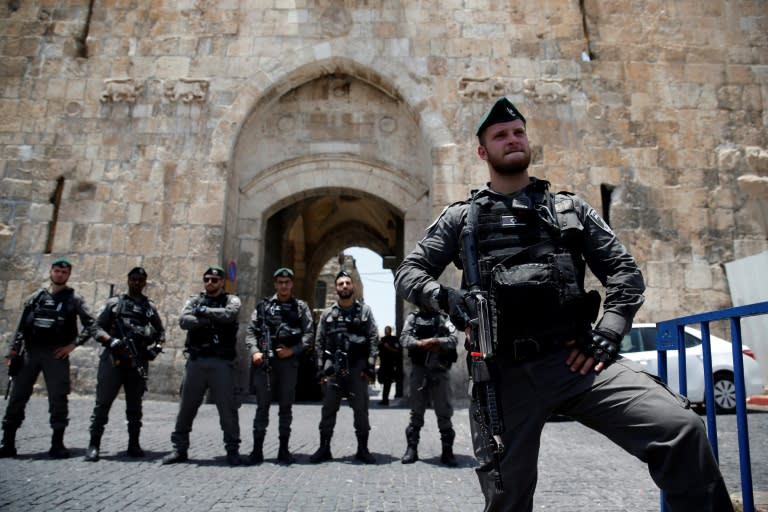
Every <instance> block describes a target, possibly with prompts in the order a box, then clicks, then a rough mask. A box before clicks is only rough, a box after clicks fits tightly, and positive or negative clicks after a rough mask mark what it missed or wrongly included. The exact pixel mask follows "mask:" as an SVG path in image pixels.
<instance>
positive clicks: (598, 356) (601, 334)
mask: <svg viewBox="0 0 768 512" xmlns="http://www.w3.org/2000/svg"><path fill="white" fill-rule="evenodd" d="M619 339H620V337H619V336H618V335H617V334H615V333H612V332H608V331H601V330H594V331H592V339H591V340H588V341H587V346H586V351H587V353H588V354H589V355H591V356H592V357H594V358H595V361H598V362H600V363H606V362H608V361H613V360H614V359H616V356H618V355H619Z"/></svg>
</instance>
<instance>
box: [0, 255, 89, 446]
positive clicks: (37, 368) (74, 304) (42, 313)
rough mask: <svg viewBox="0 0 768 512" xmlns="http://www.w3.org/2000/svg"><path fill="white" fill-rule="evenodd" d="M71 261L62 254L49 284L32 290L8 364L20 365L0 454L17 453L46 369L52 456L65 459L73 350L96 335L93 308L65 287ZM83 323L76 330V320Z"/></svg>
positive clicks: (5, 422)
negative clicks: (21, 430) (20, 431)
mask: <svg viewBox="0 0 768 512" xmlns="http://www.w3.org/2000/svg"><path fill="white" fill-rule="evenodd" d="M71 275H72V263H70V261H69V260H68V259H66V258H58V259H56V260H54V261H53V262H52V263H51V269H50V271H49V278H50V282H51V283H50V285H49V286H48V287H46V288H40V289H38V290H37V291H36V292H34V293H33V294H32V295H31V296H30V297H29V298H28V299H27V300H26V301H25V302H24V309H23V311H22V313H21V318H20V319H19V325H18V328H17V329H16V336H15V337H14V340H13V342H12V343H11V347H10V350H9V351H8V354H7V355H6V363H7V364H8V365H9V367H10V366H11V365H14V366H17V367H19V369H18V373H17V375H16V376H15V377H14V378H13V387H12V389H11V392H10V401H9V402H8V407H7V408H6V409H5V417H4V418H3V439H2V442H0V458H2V457H15V456H16V455H17V450H16V431H17V430H18V429H19V427H21V424H22V422H23V421H24V410H25V409H26V406H27V402H29V398H30V397H31V396H32V390H33V387H34V385H35V381H36V380H37V377H38V376H39V375H40V373H41V372H42V374H43V378H44V379H45V387H46V391H47V393H48V404H49V412H50V424H51V428H52V429H53V436H52V438H51V448H50V450H49V451H48V455H49V456H50V457H52V458H54V459H66V458H68V457H69V456H70V452H69V450H68V449H67V447H66V446H64V431H65V430H66V428H67V425H68V423H69V402H68V395H69V391H70V375H69V354H71V353H72V351H73V350H74V349H75V347H77V346H79V345H82V344H83V343H85V342H86V341H87V340H88V338H89V337H91V336H97V335H98V328H97V326H96V324H95V318H94V315H93V312H92V311H91V309H90V308H89V307H88V305H87V304H86V302H85V300H84V299H83V297H82V296H81V295H80V294H79V293H77V292H76V291H75V290H74V288H71V287H70V286H67V282H68V281H69V278H70V276H71ZM78 318H79V319H80V323H81V324H82V327H83V329H82V334H80V335H78V327H77V319H78Z"/></svg>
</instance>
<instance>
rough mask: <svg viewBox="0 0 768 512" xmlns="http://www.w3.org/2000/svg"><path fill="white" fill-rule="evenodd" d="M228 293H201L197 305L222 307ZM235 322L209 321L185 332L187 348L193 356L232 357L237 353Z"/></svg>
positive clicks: (225, 303) (225, 302)
mask: <svg viewBox="0 0 768 512" xmlns="http://www.w3.org/2000/svg"><path fill="white" fill-rule="evenodd" d="M228 298H229V294H226V293H222V294H221V295H219V296H217V297H208V296H207V295H205V294H204V293H201V294H200V296H199V298H198V300H197V305H202V306H206V307H209V308H223V307H225V306H226V305H227V301H228ZM237 327H238V325H237V322H232V323H229V324H223V323H216V322H211V323H210V324H209V325H206V326H205V327H200V328H197V329H191V330H189V331H188V332H187V349H188V350H189V352H190V354H191V355H192V356H193V357H220V358H222V359H234V358H235V356H236V355H237V350H236V348H235V344H236V343H237Z"/></svg>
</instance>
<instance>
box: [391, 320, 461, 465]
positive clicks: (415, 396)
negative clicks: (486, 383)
mask: <svg viewBox="0 0 768 512" xmlns="http://www.w3.org/2000/svg"><path fill="white" fill-rule="evenodd" d="M400 342H401V343H402V345H403V348H407V349H408V357H410V358H411V362H412V363H413V369H412V370H411V381H410V382H411V421H410V423H409V424H408V427H407V428H406V429H405V439H406V442H407V443H408V447H407V448H406V450H405V454H404V455H403V458H402V459H401V461H402V463H403V464H412V463H414V462H416V461H417V460H418V459H419V455H418V450H417V447H418V445H419V433H420V431H421V427H423V426H424V411H425V410H426V409H427V404H428V403H429V401H430V398H431V399H432V404H433V406H434V408H435V416H437V428H438V429H439V430H440V442H441V444H442V446H443V453H442V454H441V455H440V462H442V463H443V464H445V465H446V466H456V457H455V456H454V455H453V440H454V438H455V437H456V432H454V430H453V424H452V423H451V417H452V416H453V407H452V406H451V378H450V375H449V370H450V369H451V365H452V364H453V363H454V362H456V359H458V354H457V353H456V343H457V338H456V328H455V327H454V326H453V324H452V323H451V321H450V320H448V317H447V316H446V315H443V314H441V313H439V312H437V311H430V310H429V309H428V308H425V307H420V308H419V309H418V311H413V312H411V313H409V314H408V317H407V318H406V319H405V325H404V326H403V331H402V332H401V333H400Z"/></svg>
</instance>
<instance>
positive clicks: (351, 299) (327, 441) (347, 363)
mask: <svg viewBox="0 0 768 512" xmlns="http://www.w3.org/2000/svg"><path fill="white" fill-rule="evenodd" d="M335 285H336V294H337V295H338V299H337V301H336V302H335V303H334V304H333V305H331V306H330V307H328V308H327V309H326V310H325V311H323V313H322V314H321V315H320V320H319V321H318V326H317V357H318V368H319V369H320V370H319V372H318V373H319V375H318V378H319V379H320V382H321V384H322V386H323V406H322V408H321V412H320V415H321V418H320V425H319V427H318V429H319V430H320V447H319V448H318V449H317V451H315V453H313V454H312V455H311V456H310V458H309V461H310V462H312V463H313V464H316V463H319V462H323V461H327V460H331V459H332V458H333V455H332V454H331V438H332V437H333V429H334V427H335V426H336V414H337V413H338V412H339V407H340V405H341V400H342V398H344V397H346V398H347V401H348V402H349V405H350V407H352V410H353V411H354V427H355V435H356V436H357V452H356V453H355V459H356V460H358V461H360V462H362V463H364V464H375V463H376V459H375V458H374V456H373V455H372V454H371V452H370V451H369V450H368V435H369V433H370V430H371V426H370V423H369V421H368V402H369V397H368V383H369V382H370V381H372V380H373V379H374V376H375V373H374V372H375V370H374V365H375V363H376V350H377V344H378V338H379V330H378V328H377V327H376V321H375V320H374V318H373V313H372V311H371V307H370V306H369V305H368V304H364V303H362V302H360V301H358V300H356V299H355V286H354V283H353V282H352V276H351V275H350V274H349V273H348V272H346V271H344V270H342V271H340V272H339V273H338V274H337V275H336V281H335Z"/></svg>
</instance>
